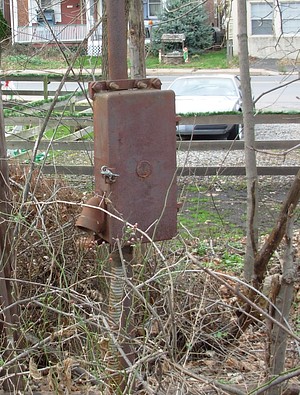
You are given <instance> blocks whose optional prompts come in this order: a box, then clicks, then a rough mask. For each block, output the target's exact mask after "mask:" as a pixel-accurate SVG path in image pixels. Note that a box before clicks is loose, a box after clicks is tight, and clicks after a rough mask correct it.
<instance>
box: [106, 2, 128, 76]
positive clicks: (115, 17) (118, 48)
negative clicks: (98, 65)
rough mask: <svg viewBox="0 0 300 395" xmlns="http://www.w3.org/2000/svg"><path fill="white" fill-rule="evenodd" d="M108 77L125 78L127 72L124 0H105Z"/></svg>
mask: <svg viewBox="0 0 300 395" xmlns="http://www.w3.org/2000/svg"><path fill="white" fill-rule="evenodd" d="M106 14H107V40H108V78H109V79H112V80H114V79H124V78H125V79H126V78H128V72H127V23H126V13H125V0H106Z"/></svg>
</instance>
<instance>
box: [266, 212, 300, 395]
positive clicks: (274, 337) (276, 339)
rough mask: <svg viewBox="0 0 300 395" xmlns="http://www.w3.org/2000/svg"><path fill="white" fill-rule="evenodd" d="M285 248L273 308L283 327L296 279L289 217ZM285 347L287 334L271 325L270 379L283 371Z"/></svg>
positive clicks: (276, 391) (276, 392)
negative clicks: (279, 281) (278, 286)
mask: <svg viewBox="0 0 300 395" xmlns="http://www.w3.org/2000/svg"><path fill="white" fill-rule="evenodd" d="M285 241H286V248H285V255H284V260H283V273H282V279H281V284H280V288H279V292H278V293H277V295H275V296H276V297H275V301H274V302H275V303H274V304H275V306H276V307H277V310H275V309H273V311H272V313H273V314H272V315H273V317H274V318H275V319H276V320H277V321H278V322H280V323H281V324H283V325H286V322H288V320H289V315H290V309H291V305H292V302H293V293H294V281H295V278H296V267H295V265H294V248H293V217H292V216H291V217H289V218H288V220H287V225H286V234H285ZM286 346H287V333H286V332H285V331H283V329H281V328H280V327H279V326H276V324H273V325H272V328H271V333H270V352H269V355H270V360H269V368H270V379H272V378H273V377H274V376H277V375H279V374H281V373H282V372H283V371H284V365H285V354H286ZM281 393H282V385H278V386H276V387H274V388H272V389H271V390H270V391H269V392H268V395H280V394H281Z"/></svg>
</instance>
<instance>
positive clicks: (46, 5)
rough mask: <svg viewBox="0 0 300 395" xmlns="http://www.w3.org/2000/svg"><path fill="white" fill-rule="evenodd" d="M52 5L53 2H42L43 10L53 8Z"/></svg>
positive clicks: (43, 0) (47, 0)
mask: <svg viewBox="0 0 300 395" xmlns="http://www.w3.org/2000/svg"><path fill="white" fill-rule="evenodd" d="M51 4H52V2H51V0H40V5H41V8H42V9H43V10H44V9H47V8H51Z"/></svg>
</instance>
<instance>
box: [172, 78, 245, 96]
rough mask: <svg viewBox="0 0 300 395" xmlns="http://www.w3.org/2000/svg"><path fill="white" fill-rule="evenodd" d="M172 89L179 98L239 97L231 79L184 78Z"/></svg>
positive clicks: (174, 84)
mask: <svg viewBox="0 0 300 395" xmlns="http://www.w3.org/2000/svg"><path fill="white" fill-rule="evenodd" d="M171 89H172V90H174V92H175V94H176V95H177V96H237V90H236V87H235V85H234V82H233V81H232V80H231V79H229V78H214V79H209V78H202V79H201V78H194V79H193V78H186V79H184V78H183V79H179V80H177V81H175V82H174V83H173V85H172V86H171Z"/></svg>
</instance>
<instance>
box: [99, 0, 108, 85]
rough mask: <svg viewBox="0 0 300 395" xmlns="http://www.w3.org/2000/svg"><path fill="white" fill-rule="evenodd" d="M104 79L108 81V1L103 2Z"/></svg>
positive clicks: (103, 0) (102, 51)
mask: <svg viewBox="0 0 300 395" xmlns="http://www.w3.org/2000/svg"><path fill="white" fill-rule="evenodd" d="M101 53H102V79H103V80H107V79H108V40H107V14H106V0H102V50H101Z"/></svg>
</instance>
